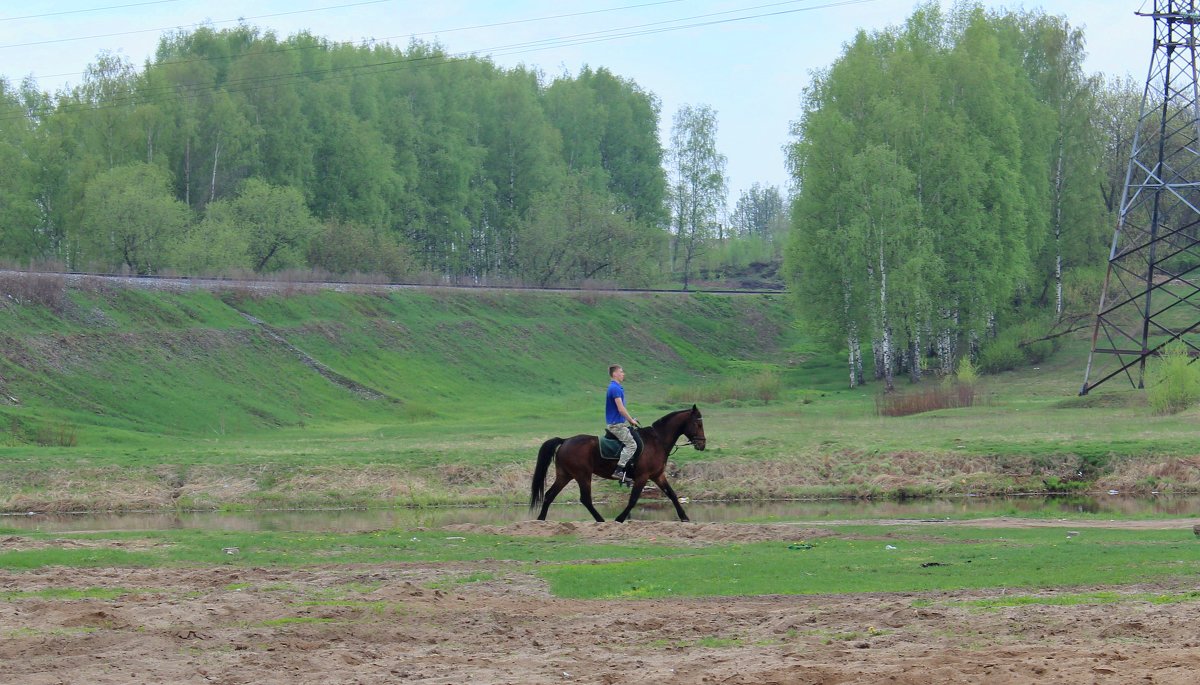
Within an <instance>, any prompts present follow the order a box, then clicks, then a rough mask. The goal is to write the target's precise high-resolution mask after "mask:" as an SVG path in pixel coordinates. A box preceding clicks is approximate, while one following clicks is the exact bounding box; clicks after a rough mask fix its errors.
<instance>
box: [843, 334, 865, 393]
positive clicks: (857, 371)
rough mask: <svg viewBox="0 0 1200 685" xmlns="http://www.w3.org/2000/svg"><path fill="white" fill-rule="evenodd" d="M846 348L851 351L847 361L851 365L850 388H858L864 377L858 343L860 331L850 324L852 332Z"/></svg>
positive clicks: (848, 335) (847, 339)
mask: <svg viewBox="0 0 1200 685" xmlns="http://www.w3.org/2000/svg"><path fill="white" fill-rule="evenodd" d="M846 346H847V347H848V348H849V349H850V353H849V354H848V355H847V361H848V362H849V364H850V387H851V388H857V387H858V383H859V378H860V377H861V376H862V370H861V369H862V349H861V348H860V347H859V343H858V329H857V327H856V326H855V325H854V324H850V332H849V334H847V336H846Z"/></svg>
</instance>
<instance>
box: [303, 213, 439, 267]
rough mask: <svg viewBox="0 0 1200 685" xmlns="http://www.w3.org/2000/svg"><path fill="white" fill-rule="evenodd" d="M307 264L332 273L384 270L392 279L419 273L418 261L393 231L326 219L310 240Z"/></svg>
mask: <svg viewBox="0 0 1200 685" xmlns="http://www.w3.org/2000/svg"><path fill="white" fill-rule="evenodd" d="M308 264H309V265H310V266H312V267H313V268H316V269H320V270H322V271H325V272H328V273H332V274H339V275H342V274H356V273H361V274H382V275H383V276H386V277H387V278H388V279H389V280H391V281H400V280H404V279H405V278H406V277H411V276H412V275H414V274H416V273H417V272H418V271H419V269H418V266H417V261H416V259H415V258H413V256H412V255H411V254H410V253H409V250H408V249H407V248H406V247H405V246H404V245H403V244H402V243H401V242H400V241H399V240H397V238H396V237H395V236H394V235H390V234H387V233H384V232H383V231H380V230H372V229H369V228H364V227H362V226H360V225H358V224H354V223H343V222H339V221H330V222H326V223H325V225H324V226H323V227H322V228H321V231H320V232H319V233H318V234H317V235H316V237H315V238H313V239H312V240H311V241H309V244H308Z"/></svg>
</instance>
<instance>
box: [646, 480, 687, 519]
mask: <svg viewBox="0 0 1200 685" xmlns="http://www.w3.org/2000/svg"><path fill="white" fill-rule="evenodd" d="M654 482H655V483H656V484H657V485H658V489H659V490H662V491H663V492H665V493H667V497H670V498H671V504H674V505H675V513H677V514H679V520H680V521H690V520H691V519H689V518H688V517H687V514H685V513H683V507H682V506H681V505H680V504H679V497H678V496H676V495H675V491H674V490H672V489H671V484H670V483H668V482H667V474H665V473H664V474H662V475H660V476H659V477H658V478H655V479H654Z"/></svg>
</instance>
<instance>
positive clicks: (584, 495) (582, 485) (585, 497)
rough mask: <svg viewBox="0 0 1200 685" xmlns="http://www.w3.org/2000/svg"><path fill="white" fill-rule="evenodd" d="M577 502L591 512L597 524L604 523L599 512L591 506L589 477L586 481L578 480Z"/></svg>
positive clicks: (590, 481) (590, 482)
mask: <svg viewBox="0 0 1200 685" xmlns="http://www.w3.org/2000/svg"><path fill="white" fill-rule="evenodd" d="M579 501H580V503H582V504H583V506H585V507H587V510H588V511H589V512H591V514H592V518H594V519H596V522H597V523H604V517H603V516H601V515H600V512H598V511H596V507H594V506H592V479H591V477H590V476H589V477H588V479H587V480H584V479H582V478H580V479H579Z"/></svg>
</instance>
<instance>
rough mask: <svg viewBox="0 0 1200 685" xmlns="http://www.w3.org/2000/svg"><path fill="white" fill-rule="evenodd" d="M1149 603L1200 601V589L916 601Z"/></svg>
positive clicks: (980, 605)
mask: <svg viewBox="0 0 1200 685" xmlns="http://www.w3.org/2000/svg"><path fill="white" fill-rule="evenodd" d="M1124 602H1129V603H1147V604H1179V603H1184V602H1200V592H1196V591H1192V592H1179V593H1167V594H1163V593H1147V592H1138V593H1121V592H1112V591H1104V592H1078V593H1056V594H1054V595H1052V596H1047V595H1011V596H1006V597H994V598H989V599H971V600H948V601H944V602H935V601H932V600H918V601H916V602H913V606H933V605H934V604H940V605H944V606H961V607H969V608H974V609H984V610H996V609H1004V608H1009V607H1021V606H1034V605H1037V606H1041V605H1045V606H1078V605H1092V604H1118V603H1124Z"/></svg>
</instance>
